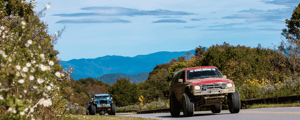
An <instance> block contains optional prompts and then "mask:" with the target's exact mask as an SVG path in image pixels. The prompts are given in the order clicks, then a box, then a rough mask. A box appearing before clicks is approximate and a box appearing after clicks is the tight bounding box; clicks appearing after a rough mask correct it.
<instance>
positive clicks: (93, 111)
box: [91, 105, 96, 115]
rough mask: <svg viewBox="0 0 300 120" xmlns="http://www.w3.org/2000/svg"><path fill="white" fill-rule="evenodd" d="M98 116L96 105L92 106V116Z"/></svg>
mask: <svg viewBox="0 0 300 120" xmlns="http://www.w3.org/2000/svg"><path fill="white" fill-rule="evenodd" d="M95 114H96V105H91V115H95Z"/></svg>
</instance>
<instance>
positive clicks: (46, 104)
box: [41, 98, 52, 107]
mask: <svg viewBox="0 0 300 120" xmlns="http://www.w3.org/2000/svg"><path fill="white" fill-rule="evenodd" d="M41 104H42V105H43V106H44V107H49V106H51V105H52V101H51V99H50V98H49V99H46V100H42V101H41Z"/></svg>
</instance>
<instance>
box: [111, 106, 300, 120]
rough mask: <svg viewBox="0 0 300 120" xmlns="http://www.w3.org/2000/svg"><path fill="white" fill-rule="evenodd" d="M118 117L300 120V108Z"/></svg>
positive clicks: (184, 119) (179, 119)
mask: <svg viewBox="0 0 300 120" xmlns="http://www.w3.org/2000/svg"><path fill="white" fill-rule="evenodd" d="M117 115H118V116H129V117H142V118H156V119H164V120H300V107H283V108H262V109H242V110H241V111H240V113H238V114H230V112H229V111H228V110H222V112H221V113H219V114H212V113H211V112H210V111H196V112H195V114H194V116H192V117H184V116H182V115H183V114H182V112H181V116H180V117H177V118H173V117H171V115H170V113H149V114H129V113H128V114H126V113H123V114H117Z"/></svg>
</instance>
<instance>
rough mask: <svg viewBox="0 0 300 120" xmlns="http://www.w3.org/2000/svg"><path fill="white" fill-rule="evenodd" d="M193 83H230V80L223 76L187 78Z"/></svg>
mask: <svg viewBox="0 0 300 120" xmlns="http://www.w3.org/2000/svg"><path fill="white" fill-rule="evenodd" d="M189 82H191V83H192V84H193V85H203V84H213V83H220V82H222V83H232V84H233V81H232V80H229V79H224V78H207V79H194V80H189Z"/></svg>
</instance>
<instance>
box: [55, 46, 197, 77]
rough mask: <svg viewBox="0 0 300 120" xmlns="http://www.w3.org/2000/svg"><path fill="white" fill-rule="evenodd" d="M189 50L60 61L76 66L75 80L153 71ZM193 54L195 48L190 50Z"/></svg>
mask: <svg viewBox="0 0 300 120" xmlns="http://www.w3.org/2000/svg"><path fill="white" fill-rule="evenodd" d="M187 52H188V51H182V52H166V51H162V52H156V53H151V54H148V55H137V56H135V57H124V56H116V55H112V56H110V55H108V56H104V57H98V58H95V59H84V58H83V59H72V60H70V61H60V64H61V65H62V66H63V68H68V67H69V66H71V67H73V68H75V70H74V72H73V73H72V75H71V76H72V77H73V78H74V79H75V80H78V79H80V78H88V77H91V78H96V77H100V76H102V75H105V74H113V73H123V74H127V75H136V74H139V73H142V72H151V71H152V70H153V68H154V67H155V66H156V65H159V64H163V63H168V62H170V61H171V60H172V59H173V58H175V59H177V58H178V57H181V56H184V55H186V53H187ZM190 52H191V53H192V54H194V53H195V50H191V51H190Z"/></svg>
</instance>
